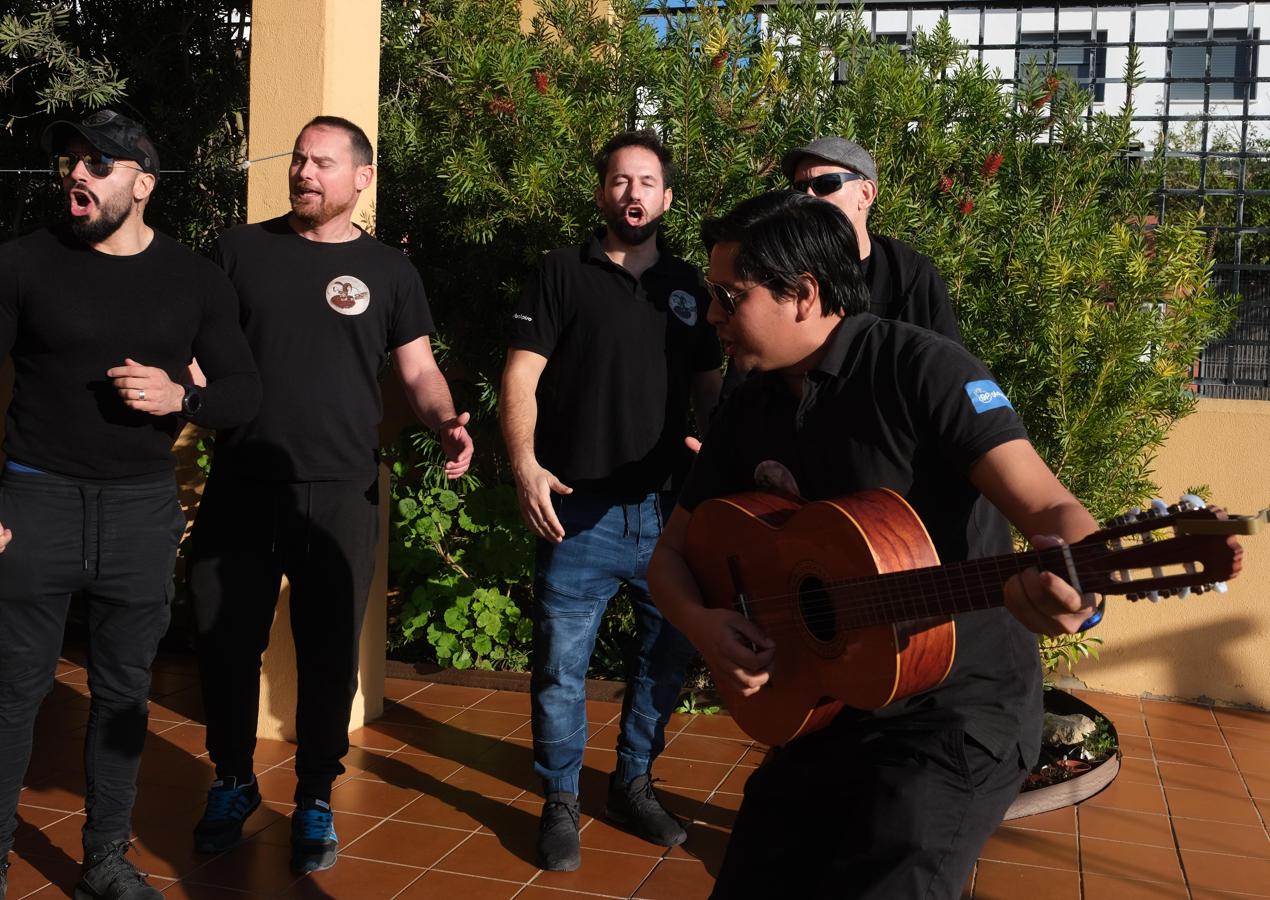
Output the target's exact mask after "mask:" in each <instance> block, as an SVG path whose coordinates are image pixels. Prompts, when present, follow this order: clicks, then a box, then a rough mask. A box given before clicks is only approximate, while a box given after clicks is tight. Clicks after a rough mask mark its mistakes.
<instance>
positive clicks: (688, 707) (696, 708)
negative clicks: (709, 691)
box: [675, 691, 723, 716]
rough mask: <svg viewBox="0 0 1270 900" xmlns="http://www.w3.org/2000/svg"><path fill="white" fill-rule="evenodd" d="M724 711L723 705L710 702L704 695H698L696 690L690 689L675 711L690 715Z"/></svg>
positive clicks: (714, 713)
mask: <svg viewBox="0 0 1270 900" xmlns="http://www.w3.org/2000/svg"><path fill="white" fill-rule="evenodd" d="M722 711H723V707H721V706H719V705H717V704H712V703H709V702H708V701H707V700H706V698H705V697H704V696H701V697H698V696H697V692H696V691H688V692H687V693H686V694H684V696H683V699H682V700H681V701H680V703H679V705H678V706H676V707H675V712H677V713H688V714H690V715H702V716H713V715H716V714H717V713H720V712H722Z"/></svg>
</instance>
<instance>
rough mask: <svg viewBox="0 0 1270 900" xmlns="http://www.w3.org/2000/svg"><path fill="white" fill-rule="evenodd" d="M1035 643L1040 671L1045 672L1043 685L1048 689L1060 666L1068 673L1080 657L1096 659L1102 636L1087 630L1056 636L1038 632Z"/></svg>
mask: <svg viewBox="0 0 1270 900" xmlns="http://www.w3.org/2000/svg"><path fill="white" fill-rule="evenodd" d="M1036 643H1037V646H1039V647H1040V650H1041V671H1042V672H1044V674H1045V687H1046V688H1047V689H1048V688H1049V687H1050V685H1051V682H1052V681H1053V679H1054V675H1055V674H1056V673H1057V672H1058V670H1059V669H1060V668H1064V667H1065V668H1066V670H1067V672H1068V673H1069V674H1070V673H1071V671H1072V668H1073V667H1074V666H1075V665H1076V663H1078V662H1080V661H1081V660H1082V659H1090V658H1092V659H1097V658H1098V647H1099V645H1100V644H1102V638H1100V637H1097V636H1096V635H1091V634H1090V633H1089V632H1087V631H1079V632H1077V633H1076V634H1061V635H1058V636H1057V637H1050V636H1049V635H1044V634H1039V635H1037V636H1036Z"/></svg>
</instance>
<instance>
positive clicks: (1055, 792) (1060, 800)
mask: <svg viewBox="0 0 1270 900" xmlns="http://www.w3.org/2000/svg"><path fill="white" fill-rule="evenodd" d="M1045 710H1046V712H1052V713H1056V714H1057V715H1060V716H1067V715H1071V714H1073V713H1082V714H1083V715H1086V716H1089V718H1091V719H1092V718H1094V716H1102V717H1103V718H1104V719H1106V720H1107V728H1108V729H1109V730H1110V731H1111V733H1112V735H1113V736H1115V738H1116V746H1117V747H1118V746H1119V745H1120V736H1119V735H1118V734H1116V726H1115V724H1114V723H1113V722H1112V721H1111V719H1110V718H1109V717H1108V716H1107V715H1105V714H1104V713H1101V712H1099V711H1098V710H1097V709H1095V708H1094V707H1092V706H1090V705H1089V704H1088V703H1086V702H1085V701H1083V700H1081V699H1080V698H1078V697H1073V696H1072V695H1071V694H1069V693H1067V692H1066V691H1060V690H1059V689H1057V688H1053V689H1051V690H1048V691H1046V692H1045ZM1067 762H1068V763H1072V764H1075V765H1073V766H1072V768H1073V769H1076V770H1079V769H1080V768H1081V766H1083V765H1087V766H1089V770H1088V771H1086V772H1083V773H1081V774H1074V775H1073V776H1072V777H1071V778H1067V779H1065V780H1063V781H1060V782H1058V783H1057V784H1050V785H1046V786H1045V787H1038V788H1033V789H1032V790H1030V791H1023V792H1022V793H1020V794H1019V796H1018V797H1017V798H1015V801H1014V802H1013V803H1012V804H1010V808H1009V809H1008V810H1007V811H1006V814H1005V818H1006V820H1007V821H1008V820H1010V819H1021V818H1023V817H1024V816H1034V815H1037V814H1038V813H1043V812H1049V811H1050V810H1053V809H1062V808H1063V807H1064V806H1074V805H1075V804H1077V803H1079V802H1080V801H1082V800H1086V799H1088V798H1090V797H1092V796H1093V795H1094V794H1096V793H1098V792H1099V791H1101V790H1102V789H1103V788H1105V787H1106V786H1107V785H1109V784H1111V782H1112V781H1114V780H1115V777H1116V775H1117V774H1118V773H1119V772H1120V751H1119V750H1117V751H1116V752H1115V753H1113V754H1112V755H1111V756H1108V757H1107V758H1106V759H1104V760H1101V761H1100V762H1093V763H1085V762H1083V761H1081V760H1069V761H1067Z"/></svg>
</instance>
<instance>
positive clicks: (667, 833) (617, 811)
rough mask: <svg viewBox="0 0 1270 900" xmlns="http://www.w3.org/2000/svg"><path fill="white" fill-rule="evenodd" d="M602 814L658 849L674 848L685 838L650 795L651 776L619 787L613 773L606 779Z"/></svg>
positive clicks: (653, 794) (670, 816)
mask: <svg viewBox="0 0 1270 900" xmlns="http://www.w3.org/2000/svg"><path fill="white" fill-rule="evenodd" d="M604 815H605V816H606V817H607V818H608V820H609V821H610V822H613V823H614V824H615V825H621V826H623V827H624V828H626V829H628V830H630V831H632V832H633V833H635V834H636V835H638V836H639V837H642V838H643V839H644V840H646V841H648V842H649V843H650V844H657V845H658V846H660V847H678V846H679V845H680V844H682V843H683V842H684V841H686V840H687V839H688V832H686V831H684V827H683V823H682V822H680V821H679V820H678V819H677V818H675V817H674V816H672V815H671V814H670V813H669V812H668V811H667V810H666V807H664V806H662V805H661V801H660V800H658V799H657V794H656V793H654V792H653V776H652V775H651V774H649V773H645V774H643V775H640V776H639V777H638V778H635V779H634V780H632V781H629V782H627V783H626V784H623V783H622V782H621V781H619V780H618V777H617V773H616V772H614V773H613V774H612V775H610V776H609V802H608V805H607V806H605V808H604Z"/></svg>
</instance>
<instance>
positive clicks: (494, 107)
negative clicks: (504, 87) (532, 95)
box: [489, 96, 516, 116]
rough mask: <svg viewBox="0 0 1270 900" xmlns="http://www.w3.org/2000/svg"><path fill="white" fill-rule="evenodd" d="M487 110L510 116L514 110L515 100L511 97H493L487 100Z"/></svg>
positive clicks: (498, 114) (497, 114) (495, 113)
mask: <svg viewBox="0 0 1270 900" xmlns="http://www.w3.org/2000/svg"><path fill="white" fill-rule="evenodd" d="M489 111H490V112H492V113H493V114H494V115H496V116H500V115H506V116H510V115H512V114H513V113H514V112H516V102H515V101H514V100H512V98H511V97H502V96H499V97H495V98H494V99H493V100H491V101H490V102H489Z"/></svg>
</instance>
